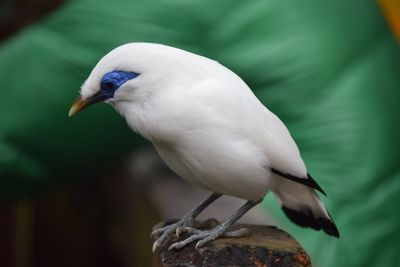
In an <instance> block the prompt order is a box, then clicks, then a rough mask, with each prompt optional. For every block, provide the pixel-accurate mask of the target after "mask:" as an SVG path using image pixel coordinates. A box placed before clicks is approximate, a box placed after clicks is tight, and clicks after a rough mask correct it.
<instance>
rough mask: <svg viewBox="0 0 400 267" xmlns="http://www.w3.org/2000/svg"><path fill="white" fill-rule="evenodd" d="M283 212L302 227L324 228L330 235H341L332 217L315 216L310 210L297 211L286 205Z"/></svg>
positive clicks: (337, 236)
mask: <svg viewBox="0 0 400 267" xmlns="http://www.w3.org/2000/svg"><path fill="white" fill-rule="evenodd" d="M282 210H283V212H284V213H285V214H286V216H287V217H288V218H289V219H290V220H291V221H292V222H294V223H295V224H297V225H299V226H301V227H309V228H312V229H314V230H317V231H319V230H323V231H324V232H325V233H327V234H328V235H330V236H334V237H336V238H339V237H340V234H339V230H338V229H337V227H336V225H335V223H334V222H333V220H332V219H326V218H314V216H313V215H312V213H311V211H310V210H304V211H303V212H301V211H296V210H293V209H290V208H287V207H285V206H282Z"/></svg>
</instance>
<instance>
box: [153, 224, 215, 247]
mask: <svg viewBox="0 0 400 267" xmlns="http://www.w3.org/2000/svg"><path fill="white" fill-rule="evenodd" d="M214 225H218V221H217V220H216V219H207V220H205V221H198V220H194V219H193V218H191V217H186V218H185V217H184V218H182V219H181V220H179V221H175V222H174V223H171V224H167V225H166V224H165V223H159V224H157V225H156V226H155V227H154V228H155V229H154V230H153V231H152V232H151V236H152V237H153V238H154V237H157V239H156V241H154V243H153V248H152V250H153V252H155V251H156V250H157V249H159V248H161V247H163V246H164V245H165V244H166V243H167V242H168V241H169V240H170V239H171V237H172V235H173V233H174V232H175V234H176V236H177V237H178V238H179V237H180V236H181V235H182V233H184V232H188V233H189V234H192V233H193V231H194V230H197V229H196V228H205V227H210V226H214ZM189 229H190V230H189ZM197 231H199V230H197Z"/></svg>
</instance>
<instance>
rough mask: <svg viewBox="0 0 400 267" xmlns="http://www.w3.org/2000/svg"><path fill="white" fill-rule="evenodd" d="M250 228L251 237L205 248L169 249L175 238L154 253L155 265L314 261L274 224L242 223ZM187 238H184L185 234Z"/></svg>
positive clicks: (292, 265)
mask: <svg viewBox="0 0 400 267" xmlns="http://www.w3.org/2000/svg"><path fill="white" fill-rule="evenodd" d="M240 227H246V228H249V229H250V230H251V234H250V235H249V236H248V237H242V238H220V239H217V240H214V241H212V242H209V243H208V244H206V245H204V246H203V247H202V248H200V249H198V250H196V249H195V248H194V246H195V244H196V242H194V243H192V244H190V245H188V246H186V247H184V248H182V249H180V250H172V251H169V250H168V249H167V248H168V246H169V245H170V244H171V243H172V242H175V241H176V240H177V239H176V237H174V238H173V240H171V241H170V242H169V244H168V245H167V246H166V247H164V248H163V249H162V250H161V251H160V252H159V253H157V254H155V255H154V265H153V266H159V267H178V266H179V267H186V266H187V267H189V266H190V267H192V266H196V267H197V266H199V267H201V266H207V267H217V266H256V267H278V266H279V267H310V266H311V260H310V257H309V256H308V255H307V253H306V252H305V251H304V249H303V248H302V247H301V246H300V244H299V243H298V242H297V241H296V240H295V239H293V238H292V237H291V236H289V235H288V234H287V233H285V232H283V231H282V230H279V229H277V228H275V227H271V226H262V225H239V224H236V225H234V227H232V229H235V228H240ZM182 238H184V237H182Z"/></svg>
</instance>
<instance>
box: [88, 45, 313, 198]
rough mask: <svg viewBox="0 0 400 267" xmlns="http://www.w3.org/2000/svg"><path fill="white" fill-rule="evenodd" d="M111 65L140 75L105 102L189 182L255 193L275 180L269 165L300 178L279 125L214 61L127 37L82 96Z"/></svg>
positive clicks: (293, 150) (292, 148)
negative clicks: (130, 39)
mask: <svg viewBox="0 0 400 267" xmlns="http://www.w3.org/2000/svg"><path fill="white" fill-rule="evenodd" d="M112 70H132V71H135V72H137V73H139V74H140V75H139V76H138V77H137V78H135V79H133V80H130V81H128V82H126V83H125V84H124V85H122V87H121V88H120V89H118V90H117V91H116V93H115V97H114V99H111V100H109V103H110V104H112V105H113V106H114V107H115V108H116V109H117V110H118V111H119V112H120V113H121V114H122V115H123V116H124V117H125V118H126V120H127V122H128V124H129V125H130V126H131V127H132V129H134V130H135V131H137V132H139V133H140V134H141V135H143V136H144V137H145V138H147V139H148V140H150V141H151V142H152V143H153V144H154V146H155V148H156V149H157V151H158V152H159V154H160V155H161V157H162V158H163V159H164V161H165V162H166V163H167V165H168V166H169V167H170V168H171V169H172V170H174V171H175V172H176V173H177V174H178V175H180V176H181V177H182V178H183V179H185V180H187V181H188V182H191V183H193V184H196V185H199V186H202V187H205V188H208V189H210V190H212V191H214V192H218V193H223V194H227V195H232V196H237V197H240V198H244V199H252V200H258V199H261V198H262V197H263V196H264V195H265V194H266V192H267V191H268V190H269V189H270V187H271V179H276V178H272V177H271V173H270V170H269V167H273V168H275V169H278V170H280V171H282V172H285V173H288V174H291V175H294V176H297V177H300V178H306V176H307V170H306V167H305V165H304V162H303V160H302V159H301V156H300V153H299V150H298V148H297V146H296V144H295V142H294V141H293V139H292V137H291V135H290V134H289V132H288V130H287V128H286V127H285V125H284V124H283V123H282V122H281V120H280V119H279V118H278V117H277V116H276V115H274V114H273V113H272V112H270V111H269V110H268V109H267V108H266V107H265V106H263V105H262V104H261V103H260V101H259V100H258V99H257V98H256V97H255V95H254V94H253V93H252V91H251V90H250V88H249V87H248V86H247V85H246V83H244V82H243V81H242V80H241V79H240V78H239V77H238V76H237V75H236V74H235V73H233V72H232V71H230V70H229V69H227V68H226V67H224V66H222V65H221V64H219V63H218V62H216V61H213V60H210V59H208V58H205V57H202V56H198V55H195V54H192V53H189V52H186V51H183V50H179V49H176V48H172V47H168V46H164V45H158V44H147V43H132V44H126V45H123V46H121V47H119V48H116V49H115V50H113V51H112V52H110V53H109V54H107V55H106V56H105V57H104V58H103V59H102V60H100V62H99V63H98V64H97V66H96V67H95V68H94V69H93V71H92V73H91V74H90V76H89V78H88V79H87V81H86V82H85V83H84V84H83V86H82V88H81V95H82V97H83V98H85V97H89V96H91V95H93V94H94V93H96V91H97V90H99V89H98V88H99V82H100V79H101V77H102V76H103V75H104V74H105V73H107V72H109V71H112ZM272 184H273V183H272Z"/></svg>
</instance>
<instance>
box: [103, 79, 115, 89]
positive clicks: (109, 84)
mask: <svg viewBox="0 0 400 267" xmlns="http://www.w3.org/2000/svg"><path fill="white" fill-rule="evenodd" d="M103 87H104V89H109V90H112V89H114V83H113V82H111V81H108V82H104V83H103Z"/></svg>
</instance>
